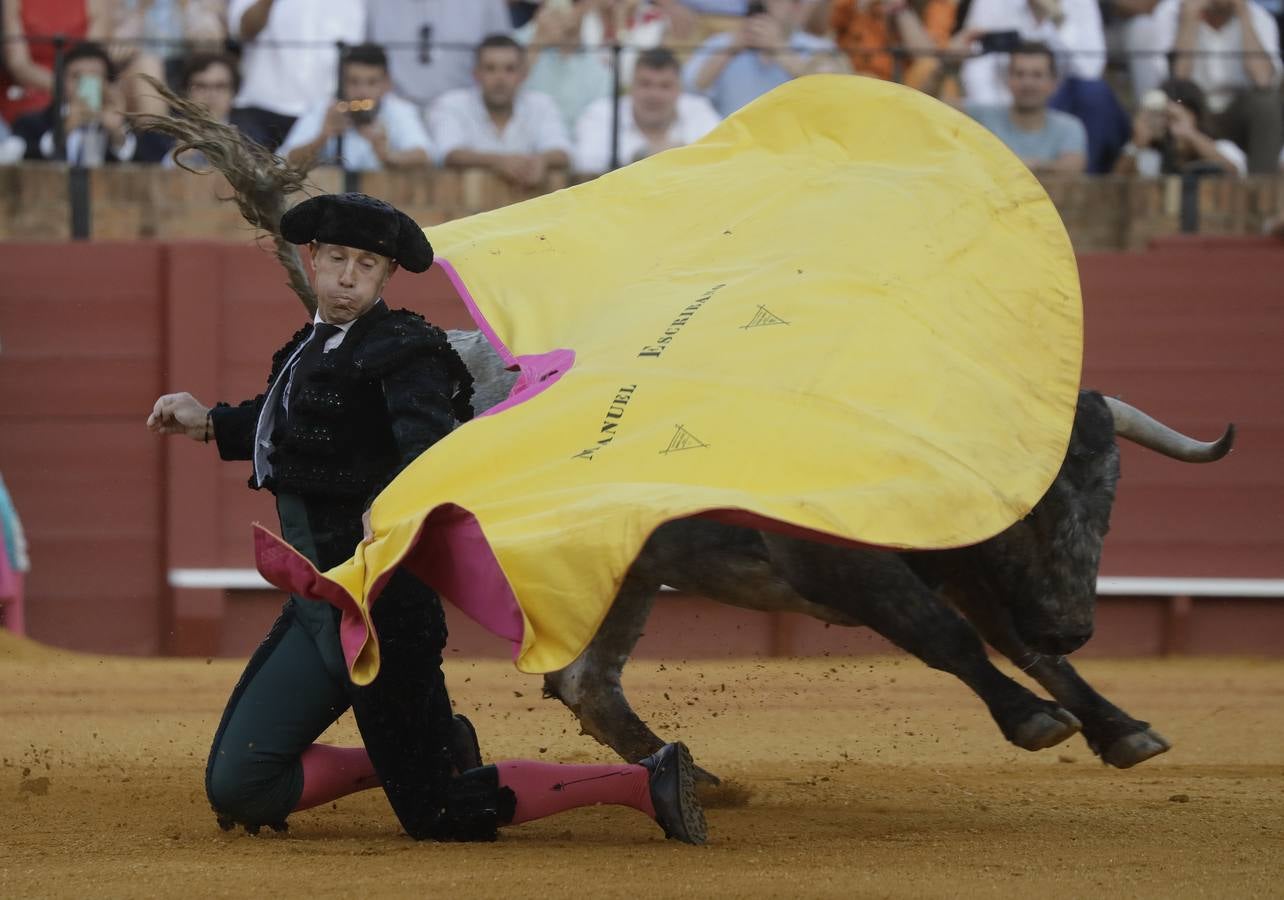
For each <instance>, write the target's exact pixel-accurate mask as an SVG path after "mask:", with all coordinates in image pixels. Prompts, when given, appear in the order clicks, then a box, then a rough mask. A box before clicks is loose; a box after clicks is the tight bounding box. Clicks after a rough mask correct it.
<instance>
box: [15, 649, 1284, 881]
mask: <svg viewBox="0 0 1284 900" xmlns="http://www.w3.org/2000/svg"><path fill="white" fill-rule="evenodd" d="M239 669H240V664H239V663H233V662H224V661H216V662H213V663H206V662H204V661H200V660H197V661H172V660H150V659H148V660H137V659H128V660H127V659H118V658H106V659H100V658H97V657H92V656H77V655H71V654H65V653H58V652H53V651H49V650H46V649H44V648H40V647H37V646H36V645H32V644H28V643H19V642H17V641H15V640H14V639H12V638H9V637H8V636H6V635H4V634H3V633H2V632H0V684H3V685H4V691H3V696H0V758H3V763H2V765H0V897H6V898H8V897H13V898H18V897H37V896H40V897H43V896H63V897H70V896H75V897H82V896H110V897H152V896H155V897H175V896H178V897H189V898H194V897H206V896H228V897H241V898H243V897H271V896H280V897H326V896H339V895H340V893H341V890H342V893H343V894H344V895H346V896H349V897H353V896H357V897H361V896H368V897H373V896H380V897H382V896H390V897H393V896H407V897H409V896H419V897H434V896H435V897H443V896H444V897H449V898H451V900H454V898H465V897H514V896H526V897H531V896H536V897H540V896H549V897H557V896H577V897H581V898H597V897H614V896H621V897H624V896H627V897H637V896H656V897H662V896H694V897H712V896H727V897H731V896H734V897H759V896H762V897H792V896H811V897H831V896H832V897H853V896H870V897H937V896H941V897H943V896H969V895H984V896H1014V897H1015V896H1022V897H1028V896H1040V897H1059V896H1066V897H1071V896H1079V897H1084V896H1093V895H1098V896H1100V895H1110V896H1120V897H1137V896H1150V897H1161V896H1162V897H1168V896H1210V897H1213V896H1216V897H1226V896H1271V895H1274V896H1282V895H1284V661H1274V662H1258V661H1205V660H1198V661H1182V662H1169V661H1130V662H1088V663H1085V664H1084V665H1083V667H1082V669H1083V670H1084V672H1085V673H1086V675H1087V676H1088V677H1089V679H1090V680H1092V681H1093V682H1094V683H1095V684H1096V685H1097V687H1098V688H1099V689H1101V690H1102V691H1103V693H1105V694H1106V695H1107V696H1110V697H1112V698H1113V699H1114V700H1115V701H1116V702H1117V703H1119V704H1120V705H1121V706H1123V707H1124V708H1125V709H1127V710H1129V711H1130V712H1132V713H1133V714H1134V715H1137V716H1139V717H1142V718H1149V720H1150V721H1151V722H1152V723H1153V724H1154V725H1155V726H1156V727H1157V728H1158V729H1159V730H1160V731H1161V732H1163V733H1164V734H1166V735H1167V736H1168V737H1169V738H1170V739H1171V740H1172V741H1173V742H1174V744H1175V747H1174V749H1173V750H1172V751H1171V752H1170V753H1168V754H1167V755H1166V756H1164V757H1161V758H1159V759H1157V760H1152V761H1150V762H1148V763H1145V764H1143V765H1141V766H1139V767H1137V768H1135V769H1132V770H1130V771H1126V772H1120V771H1116V770H1113V769H1107V768H1104V767H1103V766H1101V765H1100V764H1098V763H1097V762H1096V761H1095V760H1094V758H1093V757H1092V755H1091V754H1090V752H1089V751H1088V749H1087V747H1086V745H1085V744H1084V743H1083V742H1082V740H1081V739H1080V738H1078V737H1076V738H1074V739H1072V740H1071V741H1069V742H1067V743H1065V744H1063V745H1061V746H1060V747H1057V748H1053V749H1051V750H1045V751H1043V752H1041V753H1027V752H1024V751H1021V750H1017V749H1015V748H1012V747H1010V745H1008V744H1006V743H1005V742H1003V740H1002V739H1001V737H1000V736H999V734H998V731H997V729H996V728H995V727H994V725H993V724H992V723H991V722H990V720H989V717H988V716H987V715H986V714H985V712H984V710H983V708H982V707H981V705H980V703H979V701H977V700H975V699H974V698H973V697H972V696H971V695H970V694H969V693H968V692H967V690H966V689H965V688H963V687H962V686H961V685H959V684H957V683H955V682H954V681H953V680H952V679H950V678H949V677H948V676H944V675H941V674H939V673H935V672H931V671H929V670H927V669H926V668H924V667H923V666H921V665H920V664H918V663H917V662H915V661H913V660H900V659H880V660H865V659H837V658H833V659H817V660H807V661H784V662H781V661H771V662H769V661H761V662H759V661H747V662H743V663H736V664H727V663H711V664H703V663H702V664H695V663H689V664H683V663H674V662H670V663H667V664H664V665H660V664H657V663H655V662H643V663H640V664H638V665H637V666H635V667H633V668H632V669H631V670H630V671H629V673H628V674H627V676H626V677H627V684H628V687H629V688H630V690H631V691H632V696H633V699H634V702H635V703H636V704H637V706H638V707H639V709H640V711H641V712H642V714H643V715H644V716H650V717H651V718H652V720H653V724H656V725H657V726H658V728H657V730H659V731H660V732H661V733H662V734H665V735H669V736H672V737H681V738H682V739H684V740H686V741H687V742H688V743H689V744H690V745H691V747H692V749H693V751H694V752H695V754H696V758H697V760H698V761H700V762H701V763H702V764H704V765H705V766H706V767H707V768H709V769H711V770H713V771H716V772H718V773H719V774H721V775H723V776H724V777H726V778H729V779H732V780H733V781H734V782H735V783H736V784H737V785H741V786H744V787H745V788H747V789H748V791H749V792H750V793H751V795H750V797H749V799H748V801H747V802H741V803H735V804H734V805H725V806H723V807H721V808H716V809H712V810H710V812H709V821H710V829H711V836H712V841H713V843H712V844H711V845H710V846H708V847H705V848H693V847H686V846H680V845H678V844H675V843H672V842H667V843H666V842H665V841H664V840H663V839H662V838H661V836H660V832H659V830H658V829H657V828H655V827H654V826H653V825H652V824H651V823H650V822H649V821H648V820H646V819H644V818H643V817H641V816H639V815H637V814H636V813H634V812H632V811H630V810H625V809H618V808H597V809H590V810H581V811H577V812H574V813H571V814H568V815H566V816H562V817H559V818H556V819H552V820H545V821H543V822H538V823H534V824H531V825H527V826H524V827H522V828H519V829H509V830H507V831H506V832H505V833H504V835H503V837H502V838H501V840H500V841H499V842H498V843H496V844H489V845H433V844H416V843H414V842H412V841H410V840H409V839H407V838H405V837H403V836H402V835H401V834H400V833H399V831H398V828H397V824H396V821H395V820H394V818H393V816H392V814H391V812H390V811H389V810H388V809H387V807H386V804H385V802H384V800H383V797H382V795H381V794H380V793H379V792H368V793H366V794H363V795H359V796H355V797H350V798H347V799H346V800H343V801H340V802H339V803H338V804H336V805H335V806H334V807H333V808H330V807H327V808H323V809H320V810H313V811H309V812H306V813H301V814H299V815H296V816H294V817H293V818H292V819H291V829H290V832H289V834H288V835H274V834H272V835H269V834H267V833H266V832H265V833H264V834H263V835H262V836H260V837H249V836H247V835H245V834H244V833H240V832H238V833H234V834H223V833H222V832H220V831H219V830H218V829H217V827H216V826H215V824H214V819H213V816H212V815H211V814H210V812H209V809H208V807H207V806H206V803H205V798H204V796H203V791H202V769H203V766H204V759H205V752H206V747H207V744H208V741H209V738H210V736H211V734H212V732H213V730H214V726H215V725H216V723H217V719H218V715H219V712H220V711H221V708H222V704H223V701H224V699H225V696H226V694H227V693H228V691H229V690H230V688H231V686H232V683H233V682H234V680H235V679H236V676H237V674H238V672H239ZM450 679H451V681H450V683H451V686H452V690H453V692H454V693H455V695H456V700H457V703H458V705H459V708H460V709H461V711H464V712H467V713H468V714H469V715H471V716H472V717H473V719H474V721H475V722H476V724H477V726H478V728H479V730H480V732H481V736H482V746H483V750H484V752H485V753H486V754H487V756H488V758H489V757H511V756H526V757H534V758H539V759H561V760H566V761H589V760H607V759H610V756H609V754H608V753H606V752H605V751H604V749H603V748H601V747H600V746H598V745H597V744H596V743H595V742H593V741H592V740H591V739H590V738H587V737H584V736H581V735H579V734H578V730H577V728H576V727H575V726H574V724H573V722H572V720H571V718H570V716H569V714H568V713H567V712H565V711H564V710H563V709H562V708H561V707H560V705H557V704H555V703H553V702H550V701H545V700H542V699H540V684H539V681H538V679H536V678H532V677H528V676H523V675H521V674H519V673H518V672H516V671H515V670H514V669H513V668H512V667H511V666H509V665H507V664H504V663H493V662H470V661H468V660H456V661H454V662H453V664H452V665H451V667H450ZM666 694H667V699H666ZM355 734H356V732H355V728H354V727H353V725H352V722H351V719H350V718H346V717H345V719H343V720H341V721H340V722H339V723H338V724H337V725H336V727H335V728H334V730H333V731H332V733H331V734H330V735H329V739H331V740H333V741H336V742H351V741H353V740H354V738H355Z"/></svg>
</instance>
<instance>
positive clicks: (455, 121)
mask: <svg viewBox="0 0 1284 900" xmlns="http://www.w3.org/2000/svg"><path fill="white" fill-rule="evenodd" d="M428 130H429V131H430V132H431V133H432V140H433V144H434V146H436V148H437V161H438V162H439V163H441V162H444V161H445V159H446V157H447V156H449V155H450V153H451V151H453V150H461V149H462V150H474V151H477V152H480V153H547V152H549V151H551V150H561V151H563V152H565V153H566V154H567V155H568V156H569V155H570V153H571V139H570V136H569V135H568V134H567V132H566V125H565V124H563V122H562V113H561V112H560V111H559V110H558V108H557V104H556V103H555V102H554V101H553V98H552V97H549V96H548V95H547V94H541V93H539V92H537V91H527V90H520V91H518V92H517V96H516V97H515V98H514V100H513V115H512V118H510V119H509V120H508V124H507V125H505V126H504V130H503V131H500V130H499V129H498V128H496V127H495V123H494V121H493V120H492V119H491V117H490V113H489V112H487V110H486V104H485V103H484V102H483V101H482V95H481V89H480V88H476V87H471V88H460V89H458V90H454V91H447V92H446V93H444V94H442V95H441V96H440V97H438V98H437V102H436V103H434V104H433V105H432V107H431V108H430V109H429V110H428Z"/></svg>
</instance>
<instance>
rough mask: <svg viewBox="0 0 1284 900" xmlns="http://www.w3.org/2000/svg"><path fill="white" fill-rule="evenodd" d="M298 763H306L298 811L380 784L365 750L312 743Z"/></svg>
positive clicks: (296, 808) (304, 764) (296, 810)
mask: <svg viewBox="0 0 1284 900" xmlns="http://www.w3.org/2000/svg"><path fill="white" fill-rule="evenodd" d="M299 760H300V762H302V763H303V794H302V796H300V797H299V802H298V804H297V805H296V806H295V807H294V810H295V812H298V811H299V810H301V809H311V808H312V807H314V806H320V805H321V804H322V803H329V802H330V801H331V800H338V799H339V798H340V797H346V796H347V795H348V794H355V793H356V792H357V791H366V790H369V789H370V788H376V787H379V785H380V781H379V776H378V775H376V774H375V770H374V766H373V765H371V764H370V757H369V756H368V755H367V754H366V748H365V747H332V746H330V745H329V744H313V745H312V746H310V747H308V749H306V750H304V751H303V755H302V756H300V757H299Z"/></svg>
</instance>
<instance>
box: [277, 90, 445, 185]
mask: <svg viewBox="0 0 1284 900" xmlns="http://www.w3.org/2000/svg"><path fill="white" fill-rule="evenodd" d="M333 103H334V101H333V100H328V101H326V102H325V103H322V104H320V105H319V106H314V107H312V109H310V110H308V111H307V113H305V114H304V115H303V116H302V117H300V118H299V119H298V121H296V122H295V123H294V127H293V128H291V129H290V133H289V134H287V135H286V136H285V142H284V143H283V144H281V149H279V150H277V153H278V154H279V155H280V156H286V155H287V154H289V152H290V151H291V150H294V149H295V148H296V147H302V146H303V145H305V144H309V143H311V142H312V141H314V140H316V138H317V135H319V134H320V133H321V129H322V127H324V125H325V115H326V112H327V111H328V110H329V109H330V107H331V105H332V104H333ZM375 120H376V121H378V122H379V123H380V124H381V125H383V129H384V131H385V133H387V135H388V148H389V149H391V150H397V151H402V150H414V149H415V148H419V149H421V150H423V151H424V152H425V153H427V154H428V158H429V159H432V158H433V150H432V140H431V139H430V138H429V137H428V129H426V128H425V127H424V123H423V119H422V118H421V117H420V115H419V109H418V108H417V107H416V106H415V105H414V104H413V103H411V102H409V101H408V100H402V99H401V98H400V97H397V96H395V95H393V94H384V95H383V97H382V98H381V99H380V101H379V112H378V114H377V115H376V116H375ZM338 143H339V142H338V139H337V138H330V140H329V141H327V142H326V145H325V147H323V148H322V150H321V161H322V162H323V163H329V162H331V161H333V160H334V159H335V157H336V156H337V155H338ZM343 161H344V168H347V169H353V170H357V171H365V172H369V171H374V170H376V169H382V168H383V163H382V162H381V161H380V159H379V154H377V153H375V150H374V147H373V146H372V145H371V144H370V142H369V141H368V140H366V139H365V138H364V137H363V136H362V135H361V133H360V132H359V131H357V130H356V129H355V128H349V129H348V130H347V131H345V132H344V133H343Z"/></svg>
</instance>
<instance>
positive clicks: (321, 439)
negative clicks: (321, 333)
mask: <svg viewBox="0 0 1284 900" xmlns="http://www.w3.org/2000/svg"><path fill="white" fill-rule="evenodd" d="M311 334H312V325H311V324H309V325H306V326H305V327H303V328H301V329H300V330H299V331H298V332H296V333H295V335H294V336H293V337H292V338H291V339H290V341H289V343H287V344H286V345H285V346H284V347H282V348H281V349H280V350H278V351H277V353H276V355H275V356H273V357H272V372H271V375H270V376H269V377H268V385H269V388H270V386H271V385H272V383H273V382H274V381H275V380H276V379H277V377H278V376H279V375H280V374H281V370H282V368H283V367H284V365H285V364H286V362H288V361H289V359H290V356H291V355H292V354H293V353H294V351H295V349H296V348H297V347H298V346H299V345H300V344H302V343H303V342H304V341H305V340H307V338H308V337H309V335H311ZM303 379H304V380H303V382H302V383H299V384H295V385H294V386H293V391H292V394H291V400H290V414H289V416H288V417H283V416H277V417H276V422H275V427H274V429H273V433H272V436H271V439H272V444H273V449H272V451H271V453H270V454H269V456H268V462H269V463H270V464H271V468H272V471H271V474H270V475H268V476H267V477H266V478H265V479H264V483H263V484H262V485H259V484H258V483H257V479H256V477H255V476H254V475H251V477H250V486H251V487H254V488H258V487H265V488H267V489H268V490H270V491H272V492H273V493H274V494H276V493H292V494H298V495H300V496H303V497H304V498H310V499H316V500H326V499H330V500H339V501H349V502H353V501H355V502H357V503H360V504H361V505H362V506H366V505H369V503H370V501H371V500H373V499H374V497H375V495H377V494H378V493H379V491H381V490H382V489H383V488H384V487H385V486H386V485H387V484H388V483H389V482H390V481H391V480H392V479H393V478H394V477H396V475H397V473H399V472H400V471H401V470H402V469H403V468H405V467H406V466H407V465H408V464H409V463H410V462H411V461H413V460H414V459H415V458H416V457H417V456H419V454H420V453H422V452H423V451H424V450H426V449H428V447H430V446H432V444H434V443H436V442H437V441H438V440H440V439H441V438H443V437H445V436H446V435H447V434H449V433H450V431H451V430H452V429H453V428H454V427H455V424H456V423H457V422H463V421H467V420H468V419H470V418H472V407H471V405H470V404H469V399H470V398H471V397H472V377H471V376H470V375H469V374H468V370H467V369H466V368H465V367H464V364H463V362H462V361H461V360H460V358H459V356H458V354H456V353H455V351H454V350H453V349H452V348H451V347H450V345H449V343H447V341H446V335H445V333H444V332H443V331H442V330H441V329H439V328H437V327H436V326H433V325H430V324H429V323H428V322H426V321H424V319H423V317H422V316H419V315H417V314H415V313H412V312H410V311H408V310H389V309H388V308H387V306H385V305H384V304H383V302H382V301H379V302H378V303H376V304H375V306H374V307H372V308H371V309H370V311H368V312H367V313H366V314H365V315H363V316H362V317H361V318H360V319H358V320H357V321H356V322H355V323H353V325H352V327H351V328H350V329H348V333H347V335H346V336H345V337H344V340H343V342H342V343H341V344H340V345H339V346H338V347H336V348H335V349H334V350H332V351H330V352H329V353H326V354H324V356H322V357H321V360H320V362H319V364H318V365H317V367H316V368H315V369H312V370H311V371H309V372H307V373H305V374H303ZM266 397H267V394H266V393H264V394H260V395H259V396H257V397H255V398H254V399H253V400H247V401H245V402H244V403H242V404H240V405H239V406H235V407H233V406H228V405H226V404H219V405H218V406H216V407H215V408H214V410H213V411H212V413H211V416H212V421H213V424H214V436H215V439H216V440H217V442H218V449H219V455H220V456H221V457H222V458H223V459H228V460H235V459H253V458H254V441H255V430H256V427H257V425H258V420H259V415H260V413H261V412H262V409H263V404H264V402H265V398H266ZM343 505H345V506H346V505H348V503H344V504H343Z"/></svg>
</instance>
